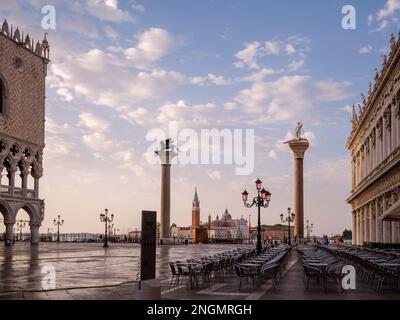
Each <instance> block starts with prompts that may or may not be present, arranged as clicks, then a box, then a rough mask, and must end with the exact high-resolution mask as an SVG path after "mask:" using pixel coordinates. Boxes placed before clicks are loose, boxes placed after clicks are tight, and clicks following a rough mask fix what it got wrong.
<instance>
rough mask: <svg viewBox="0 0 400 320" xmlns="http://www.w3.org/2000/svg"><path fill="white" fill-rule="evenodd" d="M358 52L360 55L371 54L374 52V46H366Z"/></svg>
mask: <svg viewBox="0 0 400 320" xmlns="http://www.w3.org/2000/svg"><path fill="white" fill-rule="evenodd" d="M358 52H359V53H360V54H368V53H371V52H372V46H370V45H367V46H365V47H362V48H360V50H358Z"/></svg>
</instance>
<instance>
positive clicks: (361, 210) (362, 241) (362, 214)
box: [359, 208, 365, 246]
mask: <svg viewBox="0 0 400 320" xmlns="http://www.w3.org/2000/svg"><path fill="white" fill-rule="evenodd" d="M364 229H365V228H364V211H363V208H361V209H360V243H359V244H360V246H362V245H363V244H364Z"/></svg>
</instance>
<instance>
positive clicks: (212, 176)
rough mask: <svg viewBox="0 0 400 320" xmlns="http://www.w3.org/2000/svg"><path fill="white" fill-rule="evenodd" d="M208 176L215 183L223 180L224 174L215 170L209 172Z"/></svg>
mask: <svg viewBox="0 0 400 320" xmlns="http://www.w3.org/2000/svg"><path fill="white" fill-rule="evenodd" d="M207 174H208V176H209V178H210V179H211V180H213V181H218V180H221V178H222V174H221V172H220V171H218V170H214V171H211V170H209V171H207Z"/></svg>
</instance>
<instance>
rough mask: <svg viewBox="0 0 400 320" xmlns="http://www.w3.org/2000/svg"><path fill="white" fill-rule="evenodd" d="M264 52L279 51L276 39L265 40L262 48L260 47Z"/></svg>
mask: <svg viewBox="0 0 400 320" xmlns="http://www.w3.org/2000/svg"><path fill="white" fill-rule="evenodd" d="M262 50H263V52H265V54H267V55H269V54H272V55H278V54H279V53H280V44H279V43H278V42H276V41H267V42H266V43H265V46H264V48H262Z"/></svg>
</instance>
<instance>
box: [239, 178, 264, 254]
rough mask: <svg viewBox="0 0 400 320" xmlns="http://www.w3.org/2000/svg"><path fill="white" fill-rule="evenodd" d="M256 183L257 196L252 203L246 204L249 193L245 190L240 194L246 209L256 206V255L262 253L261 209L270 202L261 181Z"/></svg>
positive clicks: (258, 180)
mask: <svg viewBox="0 0 400 320" xmlns="http://www.w3.org/2000/svg"><path fill="white" fill-rule="evenodd" d="M255 183H256V189H257V196H256V197H254V198H253V201H252V203H248V202H247V200H248V198H249V193H248V192H247V190H244V192H243V193H242V201H243V203H244V206H245V207H246V208H251V207H253V206H254V205H256V206H257V208H258V225H257V246H256V249H257V254H261V251H262V245H261V217H260V215H261V207H263V208H268V206H269V202H270V201H271V193H270V192H269V191H267V190H265V188H263V189H262V190H261V188H262V181H261V180H260V179H257V181H256V182H255Z"/></svg>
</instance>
